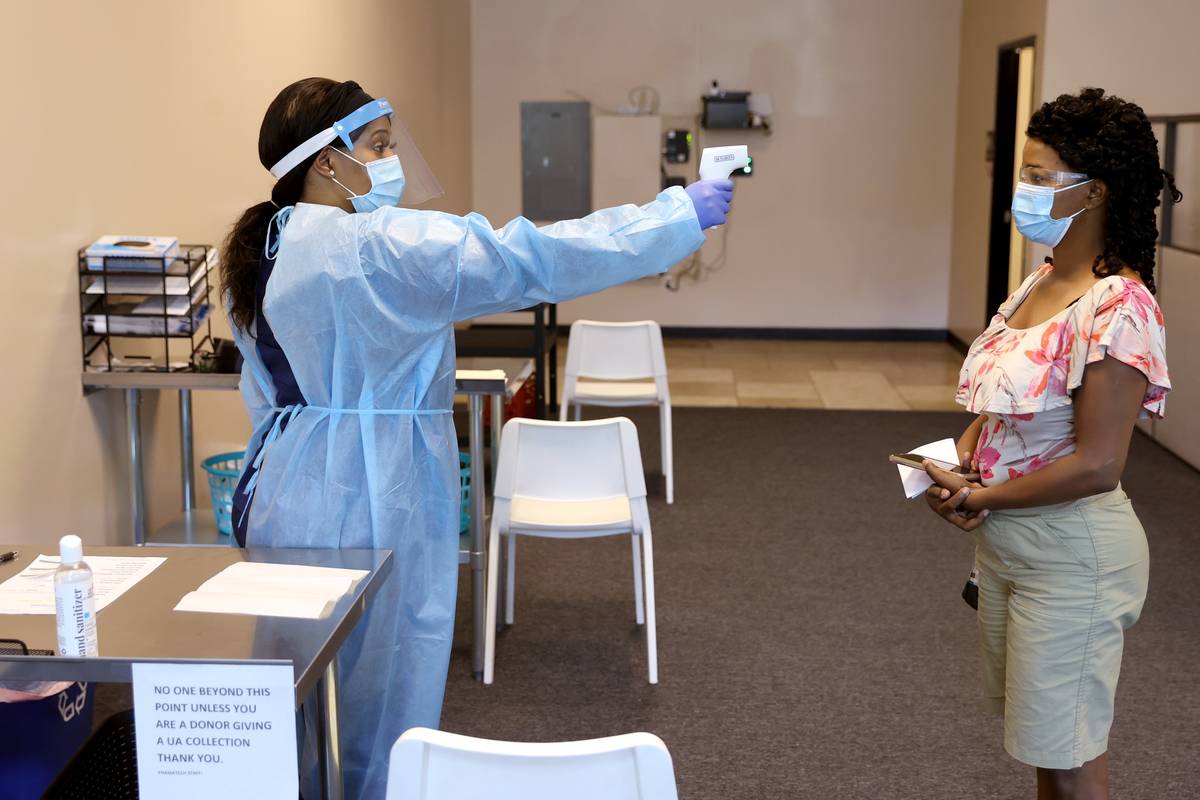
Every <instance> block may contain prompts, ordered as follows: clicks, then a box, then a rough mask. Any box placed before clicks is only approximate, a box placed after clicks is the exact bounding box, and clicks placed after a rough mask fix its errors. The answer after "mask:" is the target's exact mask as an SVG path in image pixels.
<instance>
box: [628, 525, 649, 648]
mask: <svg viewBox="0 0 1200 800" xmlns="http://www.w3.org/2000/svg"><path fill="white" fill-rule="evenodd" d="M640 538H641V537H640V536H638V535H637V534H636V533H635V534H634V535H633V536H630V537H629V540H630V541H631V542H632V543H633V606H634V608H635V609H636V614H637V624H638V625H643V624H645V622H646V614H645V611H644V610H643V605H642V553H641V550H640V549H639V548H640V546H641V544H642V543H641V542H640V541H639V539H640Z"/></svg>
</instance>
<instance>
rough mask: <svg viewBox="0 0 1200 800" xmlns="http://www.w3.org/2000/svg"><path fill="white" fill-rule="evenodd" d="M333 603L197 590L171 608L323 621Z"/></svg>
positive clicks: (299, 597) (322, 599)
mask: <svg viewBox="0 0 1200 800" xmlns="http://www.w3.org/2000/svg"><path fill="white" fill-rule="evenodd" d="M335 602H336V601H335V600H332V599H330V598H329V597H326V596H323V595H317V596H314V597H305V596H303V595H298V594H270V593H267V592H263V593H252V592H245V591H242V592H222V591H211V590H202V589H197V590H196V591H194V592H188V593H187V594H185V595H184V596H183V599H182V600H180V601H179V603H178V604H176V606H175V610H176V611H200V612H205V613H209V614H250V615H253V616H259V617H292V618H295V619H323V618H325V617H327V616H329V612H330V611H332V610H333V606H334V604H335Z"/></svg>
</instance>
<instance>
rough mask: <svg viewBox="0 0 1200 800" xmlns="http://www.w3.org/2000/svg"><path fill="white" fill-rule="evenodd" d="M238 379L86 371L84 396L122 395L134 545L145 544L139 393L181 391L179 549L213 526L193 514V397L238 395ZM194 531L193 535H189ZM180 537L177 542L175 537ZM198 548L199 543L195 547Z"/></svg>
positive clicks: (205, 374) (192, 374)
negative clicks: (217, 393)
mask: <svg viewBox="0 0 1200 800" xmlns="http://www.w3.org/2000/svg"><path fill="white" fill-rule="evenodd" d="M240 379H241V376H240V375H237V374H235V373H223V372H84V373H83V391H84V393H85V394H90V393H92V392H95V391H99V390H102V389H122V390H124V392H125V425H126V428H127V431H128V436H129V495H130V497H129V505H130V509H131V511H132V516H133V543H134V544H136V545H142V544H145V543H146V479H145V475H144V473H143V454H142V392H143V391H146V390H160V389H168V390H175V391H178V392H179V466H180V474H181V479H182V483H183V513H184V519H185V520H186V521H187V523H189V524H186V525H185V526H184V530H186V532H187V533H186V534H185V535H184V536H183V537H181V541H179V542H177V543H179V544H192V543H193V542H192V541H189V539H191V538H193V535H194V536H196V537H202V536H204V535H206V534H207V533H208V531H209V530H211V532H212V533H213V534H215V533H216V525H215V524H212V522H211V518H212V515H211V514H209V515H208V518H209V520H210V521H209V524H208V525H203V524H201V521H202V520H203V518H204V513H203V512H196V469H195V459H194V458H193V450H192V392H193V391H195V390H201V391H226V392H228V391H237V388H238V381H239V380H240ZM193 530H194V531H195V534H193ZM177 538H178V537H177ZM197 543H198V542H197Z"/></svg>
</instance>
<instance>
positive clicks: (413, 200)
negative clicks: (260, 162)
mask: <svg viewBox="0 0 1200 800" xmlns="http://www.w3.org/2000/svg"><path fill="white" fill-rule="evenodd" d="M384 116H386V117H391V120H392V133H391V139H392V141H393V142H395V145H394V146H393V148H392V149H393V150H394V151H395V153H396V155H397V156H399V157H400V166H401V168H402V169H403V170H404V195H403V197H402V199H401V205H405V206H415V205H420V204H421V203H424V202H425V201H427V200H432V199H433V198H435V197H441V196H442V195H443V194H444V193H445V192H443V191H442V185H441V183H439V182H438V179H437V177H436V176H435V175H434V174H433V170H432V169H430V167H429V163H428V162H427V161H426V160H425V157H424V156H422V155H421V151H420V149H418V148H417V144H416V142H414V141H413V140H412V137H411V136H410V135H409V133H408V129H407V128H406V127H404V123H402V122H401V121H400V120H398V119H396V117H395V115H394V114H393V113H392V104H391V103H389V102H388V101H387V100H385V99H383V98H380V99H378V100H372V101H371V102H369V103H367V104H366V105H364V106H362V107H361V108H359V109H356V110H355V111H353V112H352V113H350V114H347V115H346V116H345V117H342V118H341V119H339V120H338V121H337V122H335V123H333V125H331V126H330V127H328V128H326V129H325V130H323V131H320V132H318V133H316V134H314V135H313V136H311V137H310V138H309V139H307V140H306V141H304V142H303V143H301V144H300V145H299V146H297V147H296V148H295V149H294V150H292V152H290V153H288V154H287V155H286V156H284V157H283V158H281V159H280V160H279V161H278V163H276V164H275V166H273V167H271V174H272V175H274V176H275V178H276V179H279V178H282V177H283V176H284V175H286V174H288V173H289V172H291V171H292V170H293V169H295V168H296V167H297V166H299V165H300V164H301V163H302V162H303V161H304V160H305V159H307V158H309V157H310V156H313V155H315V154H317V153H319V152H320V151H321V150H322V149H323V148H325V147H328V146H329V145H331V144H333V143H334V142H335V141H337V140H339V139H340V140H341V142H342V143H343V144H344V145H345V146H346V149H347V150H352V149H353V148H354V142H353V141H352V140H351V139H350V135H351V134H352V133H354V131H356V130H358V129H359V128H361V127H363V126H364V125H366V124H367V123H369V122H374V121H375V120H377V119H379V118H380V117H384Z"/></svg>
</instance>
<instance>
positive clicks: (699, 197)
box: [684, 178, 733, 230]
mask: <svg viewBox="0 0 1200 800" xmlns="http://www.w3.org/2000/svg"><path fill="white" fill-rule="evenodd" d="M684 191H685V192H687V194H688V197H690V198H692V205H693V206H695V207H696V219H698V220H700V230H705V229H707V228H711V227H713V226H714V225H724V224H725V215H726V214H728V213H729V204H730V202H731V201H732V200H733V181H731V180H729V179H728V178H726V179H725V180H719V181H696V182H695V183H693V184H692V185H691V186H688V187H687V188H686V189H684Z"/></svg>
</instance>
